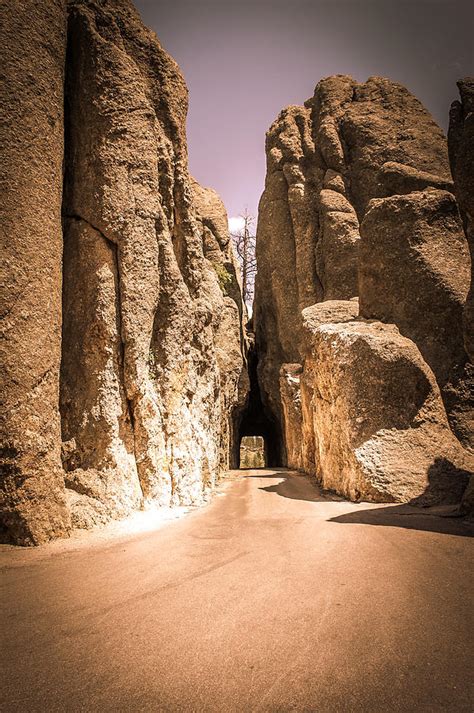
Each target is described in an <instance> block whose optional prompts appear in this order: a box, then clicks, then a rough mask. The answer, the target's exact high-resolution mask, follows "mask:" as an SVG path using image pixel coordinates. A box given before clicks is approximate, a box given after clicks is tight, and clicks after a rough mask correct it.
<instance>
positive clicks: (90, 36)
mask: <svg viewBox="0 0 474 713" xmlns="http://www.w3.org/2000/svg"><path fill="white" fill-rule="evenodd" d="M5 9H6V13H5V16H6V20H7V22H6V26H5V27H4V31H5V32H6V33H7V35H8V37H9V38H10V39H9V40H8V42H7V41H6V40H5V42H4V46H5V47H8V57H7V62H6V65H5V73H6V74H7V76H8V79H9V82H6V83H5V84H4V87H5V89H4V91H5V92H6V96H5V97H4V98H5V102H4V105H5V106H6V107H8V111H7V121H6V136H5V141H4V142H3V143H4V146H5V151H6V155H5V159H6V160H4V161H3V165H4V166H5V167H6V173H4V174H3V175H2V177H1V178H2V188H4V189H5V190H4V193H5V195H6V202H5V206H4V208H5V212H6V221H5V222H4V223H3V242H4V246H5V251H6V255H7V261H6V277H5V281H6V287H7V294H8V297H7V302H6V305H5V312H4V319H3V337H4V339H3V349H4V352H3V355H2V356H3V358H4V363H5V364H6V367H7V368H6V370H5V373H4V383H3V393H4V395H5V404H4V409H5V410H4V421H3V423H2V433H1V435H2V456H3V472H4V475H3V480H2V483H3V488H2V489H3V498H4V501H3V504H2V512H3V530H4V537H5V538H6V539H7V540H8V541H11V542H15V543H18V544H38V543H41V542H44V541H46V540H48V539H50V538H53V537H58V536H64V535H66V534H67V533H68V531H69V530H70V528H74V527H83V528H89V527H92V526H94V525H96V524H101V523H104V522H106V521H108V520H109V519H111V518H118V517H124V516H126V515H128V514H129V513H131V512H132V511H133V510H136V509H138V508H149V507H155V506H162V505H164V506H170V505H171V506H172V505H177V504H185V505H186V504H199V503H201V502H202V501H203V499H205V498H206V496H207V494H208V493H209V491H210V490H211V489H212V487H213V485H214V484H215V482H216V479H217V478H218V477H219V473H220V472H221V470H223V469H226V468H228V467H229V463H230V459H231V458H233V457H234V455H233V454H234V452H235V445H234V440H235V439H236V437H237V436H236V434H235V419H236V414H237V413H238V410H239V408H242V405H243V403H244V401H245V394H246V388H247V381H246V372H245V369H244V359H245V356H244V332H243V327H242V323H243V305H242V299H241V289H240V285H239V277H238V269H237V267H236V263H235V260H234V257H233V252H232V248H231V243H230V238H229V234H228V229H227V216H226V213H225V209H224V207H223V205H222V203H221V201H220V199H219V197H218V196H217V194H215V193H214V192H213V191H211V190H209V189H204V188H202V187H201V186H199V185H198V184H197V183H196V182H195V181H193V179H192V178H191V177H190V176H189V173H188V166H187V146H186V135H185V121H186V113H187V89H186V85H185V83H184V80H183V78H182V76H181V73H180V70H179V68H178V66H177V64H176V63H175V62H174V60H173V59H171V57H169V55H167V53H166V52H165V51H164V50H163V49H162V47H161V46H160V44H159V41H158V40H157V38H156V36H155V35H154V33H153V32H151V31H149V30H148V29H147V28H145V27H144V26H143V24H142V23H141V20H140V18H139V16H138V13H137V12H136V10H135V9H134V7H133V5H132V3H131V2H129V1H128V0H108V1H107V2H103V1H102V0H71V1H70V2H69V3H68V4H66V3H65V2H62V0H54V1H53V2H50V3H44V4H38V3H36V2H34V1H33V0H28V1H27V2H24V3H15V2H14V3H13V4H12V3H9V5H8V7H6V8H5ZM12 38H13V39H12ZM44 38H48V41H47V42H46V41H43V40H44ZM37 52H39V53H40V56H39V57H38V55H37ZM14 97H16V98H19V100H17V101H15V100H14ZM63 107H64V109H63Z"/></svg>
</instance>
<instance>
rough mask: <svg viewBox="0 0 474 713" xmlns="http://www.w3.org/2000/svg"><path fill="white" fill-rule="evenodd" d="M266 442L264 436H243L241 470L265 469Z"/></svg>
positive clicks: (241, 442)
mask: <svg viewBox="0 0 474 713" xmlns="http://www.w3.org/2000/svg"><path fill="white" fill-rule="evenodd" d="M265 465H266V460H265V440H264V439H263V438H262V436H242V439H241V441H240V468H241V469H245V468H265Z"/></svg>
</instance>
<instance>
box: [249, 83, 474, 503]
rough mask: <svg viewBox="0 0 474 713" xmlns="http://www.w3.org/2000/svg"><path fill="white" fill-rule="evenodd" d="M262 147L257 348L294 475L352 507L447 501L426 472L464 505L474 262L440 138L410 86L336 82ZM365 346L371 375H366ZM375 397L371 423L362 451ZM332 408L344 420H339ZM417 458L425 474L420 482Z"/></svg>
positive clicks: (289, 112)
mask: <svg viewBox="0 0 474 713" xmlns="http://www.w3.org/2000/svg"><path fill="white" fill-rule="evenodd" d="M458 134H459V132H458ZM266 149H267V178H266V184H265V191H264V193H263V196H262V199H261V202H260V207H259V221H258V229H257V260H258V276H257V286H256V304H255V310H254V311H255V324H256V344H257V350H258V353H259V379H260V387H261V391H262V399H263V403H264V404H265V406H266V408H267V409H268V411H269V412H271V413H272V414H273V416H274V417H276V418H277V419H279V420H280V422H281V423H282V425H283V427H284V431H285V434H286V451H287V455H288V464H290V465H291V466H292V467H296V468H298V467H300V468H302V469H303V470H305V471H307V472H309V473H312V474H316V475H317V477H318V479H319V480H320V481H321V482H322V483H323V484H324V485H325V487H329V488H332V489H335V490H338V492H340V493H342V494H345V495H348V496H350V497H353V498H356V497H362V496H363V497H368V498H372V499H389V500H390V499H406V498H412V497H414V496H415V495H416V496H419V495H421V494H422V493H423V492H424V490H426V493H427V494H428V493H429V494H430V497H432V499H436V497H438V496H435V495H434V488H433V487H432V485H431V479H430V482H428V479H427V477H428V476H427V473H428V471H429V473H430V475H433V477H434V480H435V481H437V483H438V485H439V483H440V482H441V480H442V478H443V477H444V476H440V477H438V475H439V474H440V473H441V472H444V473H445V475H446V478H447V480H446V483H447V484H449V487H450V488H451V487H452V497H453V498H454V499H458V500H459V498H460V491H461V490H462V488H463V487H464V486H465V483H466V476H465V472H464V471H465V468H464V465H463V463H464V460H463V459H465V458H467V456H466V455H465V453H464V451H463V450H462V448H461V446H460V445H459V442H458V441H457V440H456V439H455V438H454V436H453V434H452V432H451V431H450V429H449V428H448V426H447V421H446V414H445V413H444V411H443V402H444V408H446V409H447V410H448V416H449V423H450V427H451V429H454V431H455V433H456V436H457V437H458V438H459V439H460V440H461V441H462V442H463V443H464V444H465V445H469V444H470V442H471V439H472V437H473V430H474V429H473V427H472V410H471V404H470V401H469V392H470V388H471V385H472V381H471V378H472V377H471V374H470V367H469V365H468V364H467V355H466V352H465V348H464V345H463V332H462V311H463V307H464V303H465V300H466V293H467V288H468V282H469V273H468V270H469V267H468V266H469V256H468V252H467V245H466V241H465V237H464V235H463V231H462V225H461V222H460V219H459V214H458V207H457V204H456V201H455V198H454V196H453V190H454V189H453V182H452V178H451V174H450V168H449V161H448V152H447V145H446V140H445V138H444V136H443V133H442V131H441V130H440V129H439V127H438V126H437V125H436V124H435V123H434V121H433V120H432V118H431V117H430V116H429V114H428V113H427V112H426V110H425V109H424V107H423V106H422V105H421V104H420V102H418V100H417V99H416V98H415V97H413V96H412V95H411V94H410V93H409V92H408V91H407V90H406V89H405V88H404V87H403V86H401V85H399V84H396V83H394V82H391V81H389V80H386V79H382V78H379V77H372V78H370V79H369V80H368V81H367V82H366V83H365V84H358V83H357V82H355V81H354V80H353V79H352V78H351V77H345V76H338V77H330V78H328V79H325V80H323V81H322V82H320V83H319V84H318V85H317V87H316V90H315V93H314V96H313V98H312V99H310V100H308V101H307V102H306V104H305V107H289V108H288V109H286V110H284V111H283V112H282V113H281V114H280V116H279V117H278V119H277V121H276V122H275V123H274V124H273V125H272V127H271V128H270V130H269V132H268V134H267V145H266ZM295 195H298V196H299V197H300V203H299V207H298V205H297V204H296V202H295V198H294V196H295ZM301 197H304V199H305V201H304V202H303V200H302V198H301ZM303 252H304V255H305V256H306V259H305V260H301V261H300V262H299V263H298V264H297V260H296V256H297V255H298V254H303ZM282 273H283V274H282ZM303 288H304V289H303ZM303 295H304V296H303ZM356 296H360V309H359V306H358V304H357V302H356V300H355V299H353V298H355V297H356ZM348 300H349V302H348ZM311 305H314V307H313V306H311ZM320 310H322V312H321V311H320ZM349 318H350V319H349ZM364 318H365V319H364ZM341 320H342V325H341ZM366 320H376V321H377V322H379V320H380V321H383V322H386V323H387V327H386V329H385V328H384V327H383V326H382V325H381V324H380V323H379V324H378V326H377V327H376V326H375V324H374V325H372V324H371V323H370V322H368V321H366ZM347 321H349V323H350V324H351V325H352V326H351V327H350V328H349V326H347V325H346V324H345V323H346V322H347ZM323 324H325V325H326V326H325V327H324V328H323V326H322V325H323ZM330 325H333V326H334V325H337V328H336V326H334V330H333V331H331V329H330ZM329 335H331V336H329ZM359 348H360V349H361V354H362V351H363V352H364V354H365V356H364V358H365V359H366V360H367V365H372V366H371V368H369V367H368V368H367V370H366V371H364V372H362V371H361V370H360V369H359V366H358V364H359V362H360V363H362V361H361V357H359V356H358V350H359ZM390 350H392V352H393V363H392V362H391V361H390V358H389V352H390ZM420 352H421V355H420ZM407 364H410V365H411V366H410V370H411V372H410V373H411V374H412V375H411V376H410V379H411V382H410V384H411V385H410V389H411V390H409V391H408V393H407V394H405V398H406V401H405V402H404V401H403V399H402V400H400V399H399V397H398V396H397V394H396V393H394V394H391V393H387V394H385V393H384V394H382V391H381V390H380V389H381V388H382V387H381V382H382V381H383V380H384V379H388V378H389V372H390V382H389V383H390V388H391V389H394V390H400V389H401V388H402V386H401V384H402V382H403V379H404V378H405V377H404V376H403V374H404V370H405V369H407V368H408V367H407ZM433 373H434V377H433ZM397 374H398V376H397ZM407 378H408V377H407ZM352 379H353V380H354V381H353V382H352ZM398 379H400V382H399V384H398V385H397V380H398ZM321 380H322V381H321ZM425 381H426V383H429V388H428V387H427V391H426V394H425V396H424V397H423V399H422V400H421V401H419V392H420V388H421V387H420V384H421V383H424V382H425ZM298 387H299V388H298ZM440 389H441V392H440ZM382 390H383V389H382ZM346 391H347V393H346ZM351 391H352V392H353V398H352V397H351V396H350V395H349V392H351ZM428 392H429V393H428ZM440 393H441V396H442V398H443V402H441V401H440ZM324 394H326V395H325V396H324ZM364 394H367V398H368V399H369V400H371V401H372V408H373V418H374V425H373V430H371V429H372V427H370V428H369V430H370V434H369V433H368V432H367V433H366V434H365V435H364V437H363V438H362V436H361V433H360V432H359V431H358V428H359V426H358V425H357V424H359V423H360V422H361V421H360V419H362V420H363V419H364V418H365V416H364V415H363V414H361V409H362V403H363V400H364V398H365V397H364ZM351 399H352V400H351ZM380 399H384V400H385V401H384V404H382V403H380V402H379V400H380ZM336 401H337V403H338V404H339V405H340V407H341V409H342V411H344V409H345V408H347V411H346V412H345V415H343V414H342V411H341V413H339V411H338V412H337V413H335V412H332V411H331V408H332V406H331V404H334V402H336ZM344 404H345V405H344ZM390 404H391V405H390ZM410 404H411V406H410ZM413 404H416V405H417V407H416V409H415V408H414V406H413ZM433 404H436V406H432V405H433ZM385 407H386V408H387V410H385ZM432 407H433V408H434V409H435V411H436V416H434V415H433V414H434V412H432ZM397 413H398V415H396V414H397ZM410 414H411V415H410ZM404 419H405V420H404ZM402 421H403V425H400V424H401V423H402ZM336 422H337V423H336ZM331 424H332V425H331ZM420 424H423V427H421V425H420ZM431 426H432V432H430V428H431ZM339 428H340V429H341V430H340V431H339V430H338V429H339ZM295 430H297V432H298V433H299V434H300V435H301V439H300V441H298V439H297V438H296V437H295V435H294V431H295ZM378 431H383V432H385V431H387V434H388V435H387V436H386V438H385V435H384V434H382V435H380V434H379V433H378ZM435 433H436V435H434V434H435ZM331 434H332V435H331ZM357 434H358V435H357ZM441 434H443V435H442V436H441ZM331 438H333V439H334V443H331ZM364 438H366V441H367V444H369V441H370V444H369V445H367V446H364V445H363V443H365V442H366V441H365V440H364ZM361 439H362V440H361ZM437 439H438V440H439V443H442V446H441V448H440V449H438V450H437V449H436V448H435V447H434V444H435V442H436V440H437ZM337 443H338V444H339V446H340V448H341V449H342V450H341V451H340V452H337V448H338V446H337ZM359 448H361V449H362V450H361V451H359V450H358V449H359ZM398 450H399V451H400V457H399V466H397V467H395V461H396V459H397V455H396V453H397V452H398ZM443 450H444V451H445V456H443ZM356 451H357V453H356ZM376 452H377V453H378V454H379V455H378V456H377V457H375V455H374V456H373V458H372V455H370V453H373V454H375V453H376ZM349 453H351V454H352V455H350V456H348V455H347V454H349ZM408 453H411V456H408ZM447 453H449V454H450V455H446V454H447ZM359 454H362V455H360V458H359ZM416 454H418V455H416ZM422 454H424V455H422ZM411 457H413V458H415V459H417V458H418V459H419V462H420V468H419V469H417V467H415V466H413V467H412V472H411V475H409V470H410V467H411V466H410V458H411ZM443 458H444V460H443ZM377 459H378V460H377ZM450 459H451V460H450ZM448 461H449V463H448ZM451 461H452V463H455V465H452V463H451ZM435 462H436V464H435V465H433V464H434V463H435ZM344 463H345V465H344ZM370 463H371V464H370ZM384 463H385V465H384ZM450 463H451V465H450ZM432 466H433V467H432ZM466 467H467V466H466ZM397 468H398V470H397ZM357 473H358V475H357ZM453 473H454V474H456V473H457V474H458V475H459V478H458V480H457V481H456V477H454V476H453ZM463 473H464V474H463ZM448 476H449V477H448ZM451 476H453V477H451ZM351 478H352V481H351ZM354 479H355V480H354ZM377 479H379V480H380V482H379V483H378V485H377V482H376V481H377ZM356 480H357V481H358V482H360V483H362V482H364V483H365V484H364V486H363V487H362V485H361V487H362V490H360V489H359V486H357V485H356ZM398 481H399V482H398ZM443 488H444V486H443V487H441V486H439V490H438V492H439V493H442V492H443ZM376 491H377V492H376ZM357 493H359V494H357ZM361 493H362V495H361ZM377 493H378V494H377ZM427 497H428V495H427ZM440 497H441V495H440ZM446 497H448V499H449V496H446Z"/></svg>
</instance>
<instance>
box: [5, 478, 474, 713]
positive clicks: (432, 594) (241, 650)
mask: <svg viewBox="0 0 474 713" xmlns="http://www.w3.org/2000/svg"><path fill="white" fill-rule="evenodd" d="M469 535H472V531H471V532H469V531H468V529H467V527H466V525H464V524H463V523H462V522H461V521H460V520H459V519H453V518H446V517H439V516H435V515H433V514H427V513H424V512H423V511H419V510H415V509H413V508H409V507H407V506H377V505H368V504H367V503H362V504H353V503H347V502H345V501H343V500H340V499H330V498H327V497H324V496H322V495H321V494H320V493H319V491H318V490H317V489H316V488H315V487H314V486H313V485H312V483H310V482H309V480H308V479H307V478H305V477H304V476H302V475H298V474H296V473H294V472H291V471H285V470H283V469H282V470H254V471H234V472H233V473H231V474H230V476H229V478H228V479H227V480H226V481H225V482H224V483H223V484H222V485H221V486H220V487H219V489H218V494H217V495H216V497H215V498H214V499H213V501H212V503H211V504H210V505H208V506H206V507H205V508H202V509H200V510H196V511H194V512H193V513H191V514H190V515H188V516H186V517H185V518H184V519H181V520H177V521H174V522H171V523H167V524H166V525H164V526H162V527H160V528H159V529H157V530H156V531H153V532H147V533H142V534H139V535H134V536H129V537H128V538H122V539H120V540H118V541H108V542H101V543H99V544H95V545H91V546H90V547H85V548H84V547H82V548H79V549H69V550H67V549H66V550H57V551H53V550H52V549H51V546H46V547H44V548H41V549H40V550H39V551H38V550H36V551H35V552H32V551H30V550H28V551H25V550H18V549H16V550H12V549H8V548H7V549H6V550H4V551H3V558H2V561H3V563H4V567H3V568H2V579H1V581H2V586H1V593H2V621H3V623H4V624H3V639H4V641H3V645H2V653H1V659H2V660H1V666H2V669H1V670H2V679H3V704H2V710H4V711H6V712H8V713H11V712H14V711H21V712H22V713H25V712H27V711H42V712H43V711H44V712H46V711H47V712H48V713H49V712H50V711H67V712H69V711H133V712H134V713H135V712H136V711H239V712H240V711H315V712H317V713H326V712H332V711H337V712H339V711H341V712H343V711H350V712H352V711H363V712H364V713H365V712H369V713H371V712H373V713H382V712H387V711H388V712H391V711H403V712H404V713H406V712H410V711H416V712H417V713H418V712H423V711H426V712H428V711H429V712H430V713H433V712H437V711H452V712H453V713H454V712H455V713H464V711H465V712H466V713H467V712H468V711H469V712H470V711H472V710H473V702H474V701H473V690H472V679H473V676H472V674H473V665H472V660H473V653H474V652H473V649H472V633H473V631H472V591H473V580H472V553H473V539H472V538H471V537H469ZM48 548H49V549H48ZM470 563H471V568H470V566H469V565H470Z"/></svg>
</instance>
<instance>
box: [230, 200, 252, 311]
mask: <svg viewBox="0 0 474 713" xmlns="http://www.w3.org/2000/svg"><path fill="white" fill-rule="evenodd" d="M240 217H241V218H242V220H243V226H242V229H241V230H240V231H238V232H236V233H231V237H232V241H233V243H234V246H235V251H236V253H237V258H238V260H239V263H240V267H241V269H242V293H243V294H242V297H243V300H244V302H245V303H246V304H248V305H250V304H251V302H252V300H253V293H254V286H255V275H256V272H257V260H256V257H255V243H256V238H255V235H254V230H253V226H254V224H255V218H254V216H253V215H250V213H249V212H248V210H247V209H245V211H244V212H243V214H241V215H240Z"/></svg>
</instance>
